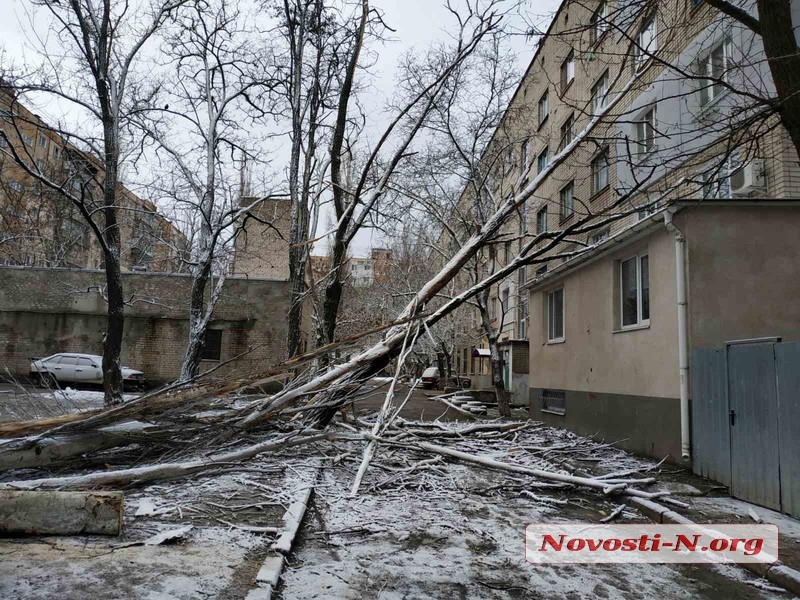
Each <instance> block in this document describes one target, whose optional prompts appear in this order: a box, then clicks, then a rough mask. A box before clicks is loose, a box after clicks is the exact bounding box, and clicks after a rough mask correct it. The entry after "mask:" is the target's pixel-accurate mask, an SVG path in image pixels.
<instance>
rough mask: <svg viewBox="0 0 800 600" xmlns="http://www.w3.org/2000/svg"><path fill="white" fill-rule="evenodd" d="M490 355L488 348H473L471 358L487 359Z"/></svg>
mask: <svg viewBox="0 0 800 600" xmlns="http://www.w3.org/2000/svg"><path fill="white" fill-rule="evenodd" d="M491 355H492V353H491V351H490V350H489V349H488V348H475V349H474V350H473V351H472V356H477V357H480V358H489V357H490V356H491Z"/></svg>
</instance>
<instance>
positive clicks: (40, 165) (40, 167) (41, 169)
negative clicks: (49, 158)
mask: <svg viewBox="0 0 800 600" xmlns="http://www.w3.org/2000/svg"><path fill="white" fill-rule="evenodd" d="M36 170H37V171H39V173H44V161H43V160H42V159H41V158H37V159H36Z"/></svg>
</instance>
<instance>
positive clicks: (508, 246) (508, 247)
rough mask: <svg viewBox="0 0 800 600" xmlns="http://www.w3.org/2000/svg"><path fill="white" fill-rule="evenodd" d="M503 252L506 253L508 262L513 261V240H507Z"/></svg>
mask: <svg viewBox="0 0 800 600" xmlns="http://www.w3.org/2000/svg"><path fill="white" fill-rule="evenodd" d="M503 252H504V254H505V256H504V258H505V261H506V264H508V263H510V262H511V242H506V243H505V247H504V249H503Z"/></svg>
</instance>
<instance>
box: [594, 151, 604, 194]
mask: <svg viewBox="0 0 800 600" xmlns="http://www.w3.org/2000/svg"><path fill="white" fill-rule="evenodd" d="M607 187H608V148H604V149H603V150H602V151H601V152H600V154H598V155H597V156H596V157H595V159H594V160H593V161H592V194H599V193H600V192H602V191H603V190H604V189H606V188H607Z"/></svg>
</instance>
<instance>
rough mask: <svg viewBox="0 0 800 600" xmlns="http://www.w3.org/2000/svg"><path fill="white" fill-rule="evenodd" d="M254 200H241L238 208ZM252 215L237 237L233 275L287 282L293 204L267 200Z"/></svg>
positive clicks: (281, 200) (281, 199)
mask: <svg viewBox="0 0 800 600" xmlns="http://www.w3.org/2000/svg"><path fill="white" fill-rule="evenodd" d="M255 200H256V198H253V197H244V198H243V199H242V201H241V205H242V206H248V205H250V204H252V203H253V202H255ZM253 213H254V218H248V219H247V220H246V221H245V224H244V229H243V230H242V231H241V232H240V233H239V235H238V236H237V237H236V251H235V253H234V261H233V274H234V275H236V276H239V277H250V278H257V279H279V280H282V281H288V280H289V235H290V230H291V223H292V201H291V200H289V199H288V198H267V199H266V200H264V201H263V202H261V203H260V204H259V205H258V208H257V209H255V210H254V211H253Z"/></svg>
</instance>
